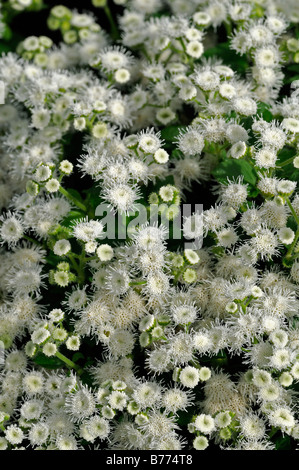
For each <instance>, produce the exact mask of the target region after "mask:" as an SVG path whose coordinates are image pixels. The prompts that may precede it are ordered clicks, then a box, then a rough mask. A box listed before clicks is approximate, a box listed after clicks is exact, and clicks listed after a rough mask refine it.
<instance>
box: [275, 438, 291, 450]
mask: <svg viewBox="0 0 299 470" xmlns="http://www.w3.org/2000/svg"><path fill="white" fill-rule="evenodd" d="M275 447H276V450H291V439H290V437H289V436H280V437H279V438H278V439H277V440H276V442H275Z"/></svg>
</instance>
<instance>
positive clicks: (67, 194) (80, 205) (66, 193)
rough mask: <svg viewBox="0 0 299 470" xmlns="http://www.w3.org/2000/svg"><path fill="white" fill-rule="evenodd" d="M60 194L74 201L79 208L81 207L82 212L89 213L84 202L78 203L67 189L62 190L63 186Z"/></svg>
mask: <svg viewBox="0 0 299 470" xmlns="http://www.w3.org/2000/svg"><path fill="white" fill-rule="evenodd" d="M59 192H60V193H61V194H63V195H64V196H65V197H66V198H67V199H69V200H70V201H72V202H73V203H74V204H75V205H76V206H77V207H79V209H81V210H82V211H84V212H87V209H86V207H85V205H84V204H82V202H80V201H78V199H77V198H75V197H74V196H72V195H71V194H70V193H69V192H68V191H67V190H66V189H64V188H62V186H60V188H59Z"/></svg>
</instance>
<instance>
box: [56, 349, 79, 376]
mask: <svg viewBox="0 0 299 470" xmlns="http://www.w3.org/2000/svg"><path fill="white" fill-rule="evenodd" d="M55 355H56V357H58V359H60V360H61V361H63V362H64V363H65V364H66V365H67V366H68V367H70V368H71V369H75V370H76V371H77V373H78V374H79V375H81V374H82V373H83V372H84V371H83V369H81V367H80V366H78V365H77V364H75V363H74V362H73V361H71V360H70V359H68V358H67V357H66V356H64V354H61V353H60V352H59V351H56V354H55Z"/></svg>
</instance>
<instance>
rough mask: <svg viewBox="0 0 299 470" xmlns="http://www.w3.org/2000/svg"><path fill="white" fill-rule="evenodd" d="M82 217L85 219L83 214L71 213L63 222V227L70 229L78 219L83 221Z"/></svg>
mask: <svg viewBox="0 0 299 470" xmlns="http://www.w3.org/2000/svg"><path fill="white" fill-rule="evenodd" d="M82 217H83V212H79V211H70V212H69V213H68V215H67V217H65V218H64V219H63V221H62V222H61V225H63V226H64V227H69V226H70V225H71V222H73V221H74V220H76V219H82Z"/></svg>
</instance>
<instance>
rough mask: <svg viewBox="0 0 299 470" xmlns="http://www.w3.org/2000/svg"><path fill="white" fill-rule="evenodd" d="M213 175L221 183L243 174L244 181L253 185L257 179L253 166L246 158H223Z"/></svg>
mask: <svg viewBox="0 0 299 470" xmlns="http://www.w3.org/2000/svg"><path fill="white" fill-rule="evenodd" d="M213 176H214V177H215V178H216V180H217V181H219V183H223V184H227V180H228V179H232V178H236V177H238V176H243V177H244V182H245V183H250V184H252V185H253V186H254V185H255V183H256V179H257V175H256V172H255V170H254V168H253V167H252V166H251V165H250V163H248V162H247V161H246V160H229V159H227V160H223V161H222V162H221V163H220V164H219V165H218V166H217V167H216V168H215V170H214V171H213Z"/></svg>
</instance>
